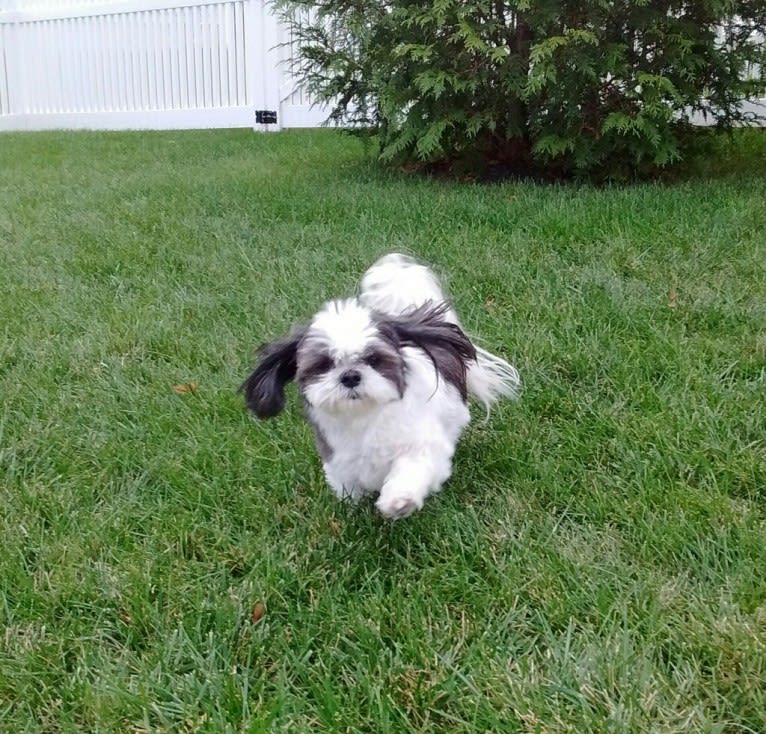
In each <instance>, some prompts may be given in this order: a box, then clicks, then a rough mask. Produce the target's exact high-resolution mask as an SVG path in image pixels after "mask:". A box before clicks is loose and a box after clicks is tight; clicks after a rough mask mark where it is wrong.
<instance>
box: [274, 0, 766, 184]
mask: <svg viewBox="0 0 766 734" xmlns="http://www.w3.org/2000/svg"><path fill="white" fill-rule="evenodd" d="M279 7H281V9H282V12H283V14H284V16H285V18H286V19H287V21H288V23H290V24H292V31H293V38H294V43H295V45H294V50H295V52H296V57H295V59H294V63H295V64H296V66H297V68H298V71H299V73H300V74H301V75H302V76H303V78H304V79H305V81H306V82H307V84H308V87H309V88H310V90H311V91H312V92H313V94H314V95H316V98H317V99H318V100H320V101H323V102H328V103H330V104H331V105H332V109H333V111H332V115H331V120H332V121H334V122H335V123H338V124H341V125H347V126H350V127H354V128H357V129H362V130H364V131H366V132H371V133H372V134H373V136H374V137H375V139H376V140H377V142H378V143H379V145H380V151H381V158H382V159H383V160H384V161H387V162H397V163H401V162H404V161H412V160H413V159H414V160H419V161H423V162H429V163H434V162H439V161H445V160H446V161H449V162H455V161H456V160H460V159H471V160H474V161H475V160H479V161H483V162H484V163H485V164H486V163H488V162H499V163H503V164H506V165H511V166H515V167H517V168H518V167H519V166H522V167H533V168H540V167H547V168H549V169H553V170H554V171H556V172H559V173H562V174H578V175H583V174H585V175H589V176H595V177H619V178H622V177H627V176H632V175H635V174H645V173H649V172H652V171H654V170H656V169H657V168H658V167H664V166H667V165H669V164H671V163H673V162H675V161H678V160H680V158H681V157H682V154H683V150H684V140H685V135H684V131H685V130H686V129H688V126H689V123H690V120H691V119H692V118H693V117H694V116H704V117H705V118H707V119H708V121H712V122H715V123H717V124H719V125H721V126H730V125H732V124H735V123H745V122H748V120H749V118H752V117H753V114H752V113H747V112H745V111H743V110H742V109H741V108H740V105H739V103H740V102H741V100H742V99H743V98H745V97H747V96H753V95H757V94H759V93H762V92H763V89H764V83H763V82H764V80H763V75H762V73H761V72H760V71H759V70H760V69H761V68H762V64H763V60H764V44H763V40H762V39H763V32H764V29H765V26H766V3H764V0H683V1H682V0H655V1H653V2H650V1H649V0H619V1H614V0H598V1H596V2H582V0H512V2H503V1H502V0H469V1H468V2H466V1H465V0H436V2H431V1H429V2H425V1H424V0H385V1H384V2H381V0H280V2H279ZM732 19H735V20H732Z"/></svg>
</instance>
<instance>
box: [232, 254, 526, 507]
mask: <svg viewBox="0 0 766 734" xmlns="http://www.w3.org/2000/svg"><path fill="white" fill-rule="evenodd" d="M291 380H295V382H296V384H297V385H298V389H299V390H300V393H301V395H302V397H303V401H304V403H305V408H306V415H307V418H308V420H309V421H310V423H311V425H312V426H313V427H314V433H315V436H316V443H317V447H318V449H319V453H320V456H321V458H322V462H323V465H324V471H325V475H326V477H327V481H328V483H329V484H330V486H331V487H332V490H333V492H335V494H336V495H337V496H338V497H339V498H343V499H345V498H349V499H352V500H357V499H359V498H361V497H365V496H369V495H378V499H377V502H376V506H377V508H378V511H379V512H380V514H381V515H383V516H384V517H387V518H402V517H407V516H408V515H410V514H412V513H413V512H414V511H415V510H418V509H420V508H421V507H422V506H423V502H424V500H425V499H426V497H428V496H429V495H430V494H433V493H434V492H438V491H439V489H441V486H442V484H443V483H444V482H445V481H446V480H447V479H448V478H449V476H450V474H451V472H452V456H453V454H454V453H455V445H456V444H457V441H458V439H459V438H460V434H461V433H462V432H463V429H464V428H465V427H466V425H468V421H469V420H470V415H469V412H468V406H467V399H468V395H472V396H474V397H476V398H477V399H478V400H480V401H481V402H483V403H484V404H485V405H486V406H487V407H489V406H490V405H491V404H492V403H493V402H495V401H496V400H497V399H498V398H500V397H502V396H506V397H514V396H515V395H516V394H517V393H518V390H519V385H520V382H519V375H518V373H517V371H516V370H515V368H513V367H512V366H511V365H510V364H508V363H507V362H506V361H504V360H503V359H500V358H499V357H497V356H495V355H493V354H490V353H489V352H486V351H484V350H483V349H480V348H478V347H475V346H474V345H473V344H472V343H471V341H470V340H469V338H468V337H467V336H466V335H465V334H464V333H463V331H462V329H461V328H460V324H459V321H458V318H457V315H456V314H455V312H454V311H453V310H452V309H451V308H450V306H449V305H448V304H447V302H446V300H445V296H444V294H443V292H442V289H441V286H440V285H439V281H438V280H437V278H436V276H435V275H434V274H433V273H432V272H431V270H429V269H428V268H427V267H425V266H423V265H420V264H419V263H417V262H415V261H414V260H412V259H411V258H409V257H406V256H404V255H399V254H391V255H387V256H385V257H384V258H382V259H381V260H379V261H378V262H376V263H375V264H374V265H373V266H372V267H371V268H370V269H369V270H368V271H367V272H366V273H365V275H364V277H363V279H362V287H361V293H360V295H359V297H358V298H349V299H347V300H341V301H330V302H329V303H327V304H325V305H324V306H323V307H322V309H321V310H320V311H319V312H318V313H317V314H316V315H315V316H314V317H313V319H312V320H311V322H310V323H309V324H308V325H307V326H301V327H297V328H295V329H294V330H293V331H292V332H291V333H290V335H289V336H287V337H286V338H285V339H281V340H278V341H273V342H270V343H268V344H265V345H264V346H263V347H261V349H260V351H259V364H258V366H257V367H256V368H255V371H254V372H253V373H252V374H251V375H250V376H249V377H248V378H247V379H246V380H245V382H244V383H243V385H242V388H241V389H242V391H243V392H244V394H245V399H246V402H247V406H248V407H249V408H250V409H251V410H252V411H253V413H255V415H256V416H258V417H259V418H271V417H272V416H275V415H277V413H279V412H280V411H281V410H282V408H283V407H284V403H285V385H286V384H287V383H288V382H290V381H291Z"/></svg>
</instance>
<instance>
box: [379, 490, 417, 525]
mask: <svg viewBox="0 0 766 734" xmlns="http://www.w3.org/2000/svg"><path fill="white" fill-rule="evenodd" d="M422 506H423V503H422V502H418V501H417V500H416V499H415V498H414V497H408V496H407V495H394V496H391V497H388V496H381V497H380V498H379V499H378V501H377V502H376V503H375V507H377V508H378V512H379V513H380V514H381V515H383V517H385V518H387V519H389V520H401V519H402V518H405V517H409V516H410V515H411V514H412V513H413V512H415V511H416V510H419V509H420V508H421V507H422Z"/></svg>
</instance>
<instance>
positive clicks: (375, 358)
mask: <svg viewBox="0 0 766 734" xmlns="http://www.w3.org/2000/svg"><path fill="white" fill-rule="evenodd" d="M364 361H365V363H366V364H367V365H369V366H370V367H372V368H373V369H374V368H375V367H380V364H381V362H382V361H383V357H382V355H380V354H378V352H371V353H370V354H368V355H367V356H366V357H365V358H364Z"/></svg>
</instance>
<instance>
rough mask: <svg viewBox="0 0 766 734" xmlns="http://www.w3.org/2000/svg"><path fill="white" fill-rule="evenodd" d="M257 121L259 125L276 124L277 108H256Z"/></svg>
mask: <svg viewBox="0 0 766 734" xmlns="http://www.w3.org/2000/svg"><path fill="white" fill-rule="evenodd" d="M255 122H256V124H258V125H276V124H277V111H276V110H256V111H255Z"/></svg>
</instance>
